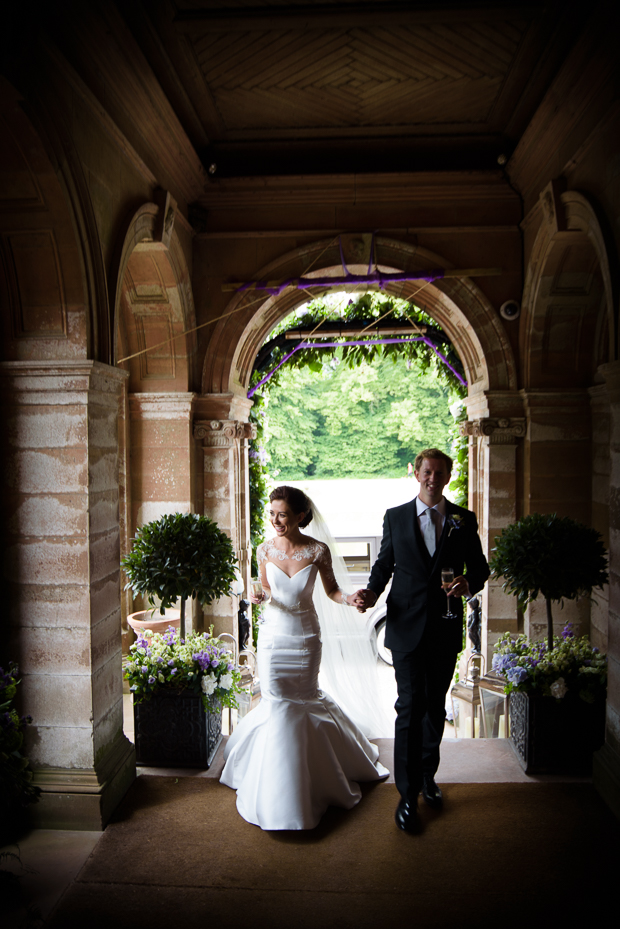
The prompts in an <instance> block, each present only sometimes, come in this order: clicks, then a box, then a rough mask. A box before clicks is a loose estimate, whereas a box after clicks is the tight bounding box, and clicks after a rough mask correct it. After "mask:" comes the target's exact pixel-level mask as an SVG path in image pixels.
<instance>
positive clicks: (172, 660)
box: [168, 658, 174, 668]
mask: <svg viewBox="0 0 620 929" xmlns="http://www.w3.org/2000/svg"><path fill="white" fill-rule="evenodd" d="M173 664H174V658H171V659H170V661H169V662H168V667H169V668H171V667H172V665H173Z"/></svg>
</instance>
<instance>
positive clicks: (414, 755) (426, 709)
mask: <svg viewBox="0 0 620 929" xmlns="http://www.w3.org/2000/svg"><path fill="white" fill-rule="evenodd" d="M457 654H458V652H455V651H453V650H452V649H446V646H445V645H443V646H442V645H441V644H438V643H433V642H432V640H430V639H429V638H427V637H426V636H425V637H424V638H423V639H422V641H421V642H420V644H419V645H418V646H417V647H416V648H415V649H414V650H413V651H410V652H403V651H392V660H393V663H394V672H395V675H396V686H397V689H398V699H397V700H396V703H395V707H394V708H395V710H396V714H397V715H396V725H395V731H394V780H395V781H396V787H397V789H398V792H399V793H400V795H401V797H403V799H405V800H409V801H410V802H411V803H414V804H415V803H416V802H417V797H418V794H419V792H420V790H421V789H422V779H423V776H424V775H425V774H430V775H432V776H434V775H435V772H436V771H437V768H438V767H439V744H440V742H441V739H442V736H443V730H444V726H445V721H446V709H445V704H446V694H447V692H448V688H449V687H450V682H451V680H452V674H453V673H454V665H455V663H456V657H457Z"/></svg>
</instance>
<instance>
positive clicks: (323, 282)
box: [236, 268, 444, 297]
mask: <svg viewBox="0 0 620 929" xmlns="http://www.w3.org/2000/svg"><path fill="white" fill-rule="evenodd" d="M443 276H444V271H443V269H442V268H438V269H437V270H436V271H416V272H415V274H414V273H412V272H411V271H407V272H402V273H400V272H399V273H397V274H382V272H381V271H374V272H373V273H372V274H349V273H347V274H344V275H342V276H341V277H292V278H289V280H287V281H282V283H281V284H277V285H276V286H275V287H271V286H270V285H269V283H267V282H266V281H248V282H247V284H242V285H241V287H238V288H237V291H236V292H237V293H238V294H240V293H243V292H244V291H246V290H266V291H267V293H269V294H271V296H272V297H277V296H278V295H279V294H281V293H282V291H283V290H286V288H287V287H295V288H296V289H297V290H307V289H308V287H334V286H336V285H342V284H344V285H347V284H378V285H379V287H383V286H384V284H392V283H401V282H403V281H428V282H429V283H430V282H431V281H437V280H440V279H441V278H442V277H443Z"/></svg>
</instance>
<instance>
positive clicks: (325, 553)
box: [314, 542, 348, 604]
mask: <svg viewBox="0 0 620 929" xmlns="http://www.w3.org/2000/svg"><path fill="white" fill-rule="evenodd" d="M316 545H317V548H318V552H317V554H316V557H315V560H314V563H315V564H316V565H318V566H319V569H320V571H321V577H322V579H323V586H324V588H325V590H326V591H329V592H330V595H331V594H335V593H340V598H341V602H342V603H345V604H348V600H347V595H346V593H345V591H344V590H343V589H342V587H340V585H339V584H338V581H337V579H336V575H335V574H334V567H333V564H332V553H331V552H330V550H329V546H328V545H325V543H324V542H317V543H316Z"/></svg>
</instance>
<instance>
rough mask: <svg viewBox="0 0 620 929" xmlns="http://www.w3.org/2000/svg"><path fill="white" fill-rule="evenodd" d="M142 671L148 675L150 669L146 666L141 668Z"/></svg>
mask: <svg viewBox="0 0 620 929" xmlns="http://www.w3.org/2000/svg"><path fill="white" fill-rule="evenodd" d="M140 670H141V671H142V673H143V674H148V671H149V669H148V668H147V666H146V665H145V664H144V665H142V667H141V669H140Z"/></svg>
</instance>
